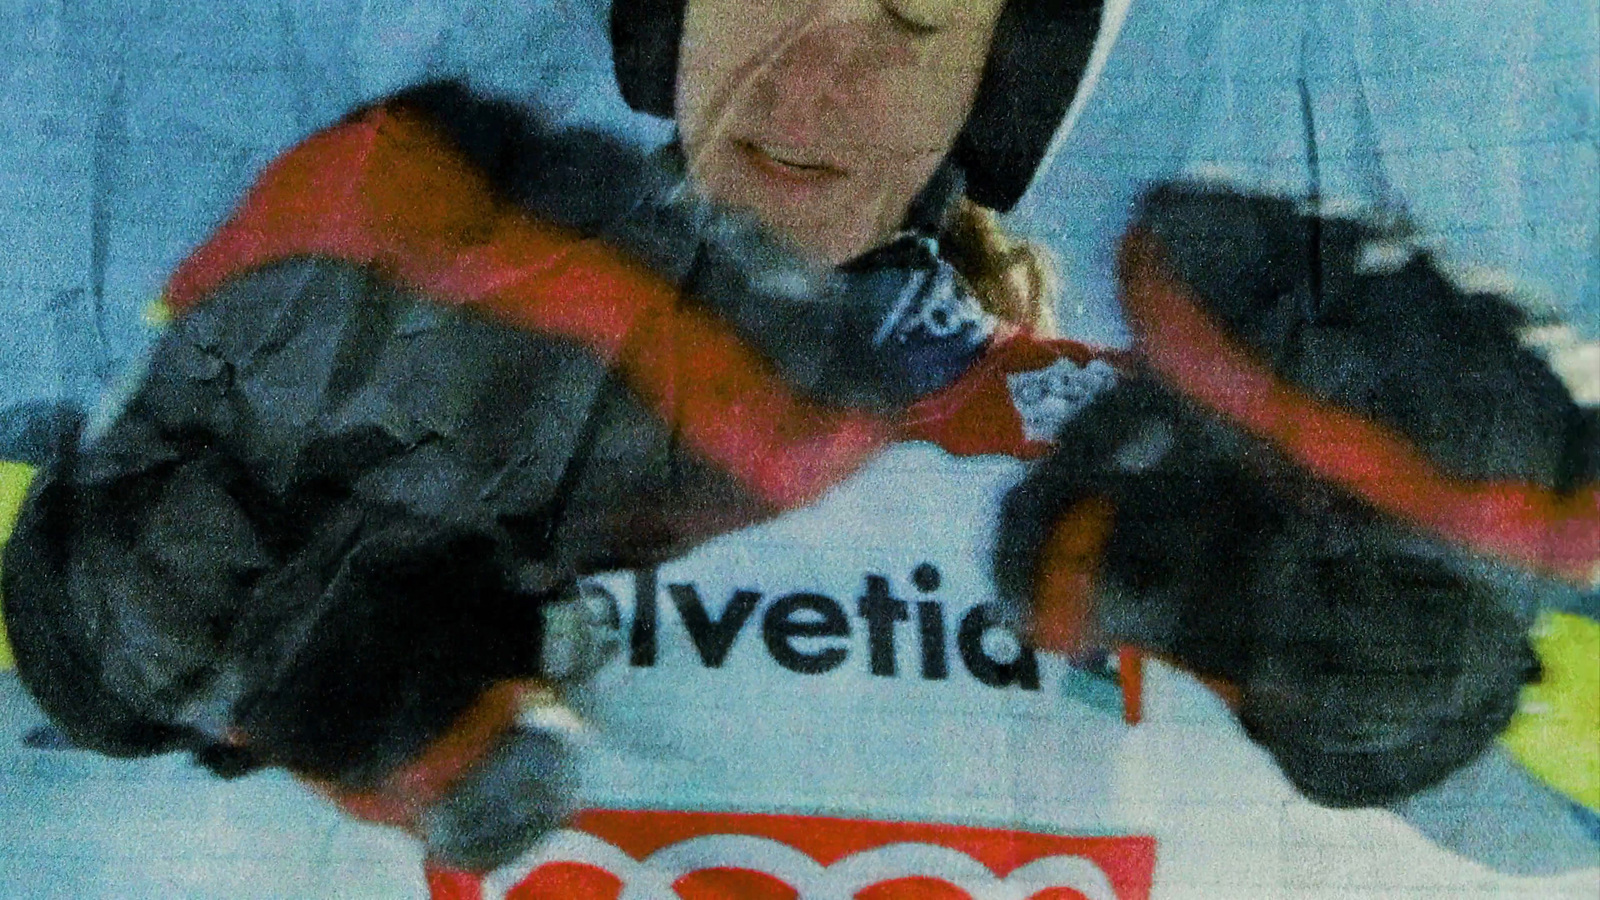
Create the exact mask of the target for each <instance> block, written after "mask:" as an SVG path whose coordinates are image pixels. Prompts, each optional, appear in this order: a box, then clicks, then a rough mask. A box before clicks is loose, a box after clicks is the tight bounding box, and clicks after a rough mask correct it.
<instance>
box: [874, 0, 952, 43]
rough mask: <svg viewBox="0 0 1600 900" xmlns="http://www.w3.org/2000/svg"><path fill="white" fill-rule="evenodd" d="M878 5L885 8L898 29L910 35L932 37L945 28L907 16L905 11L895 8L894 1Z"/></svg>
mask: <svg viewBox="0 0 1600 900" xmlns="http://www.w3.org/2000/svg"><path fill="white" fill-rule="evenodd" d="M878 7H879V8H880V9H882V10H883V12H884V15H886V16H888V17H889V21H890V22H891V23H892V24H893V25H894V27H895V29H896V30H897V31H899V32H901V33H902V34H905V35H908V36H910V37H915V38H926V37H932V36H933V35H936V34H938V33H939V32H941V31H943V30H944V29H943V28H942V27H940V26H938V25H929V24H928V23H926V22H918V21H917V20H916V19H911V18H907V17H906V15H905V14H904V13H902V12H900V10H899V9H897V8H895V4H894V3H892V2H888V0H883V2H880V3H879V4H878Z"/></svg>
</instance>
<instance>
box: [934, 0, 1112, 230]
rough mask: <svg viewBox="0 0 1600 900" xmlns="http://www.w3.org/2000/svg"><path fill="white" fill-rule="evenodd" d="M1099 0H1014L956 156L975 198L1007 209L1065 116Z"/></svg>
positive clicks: (1000, 24)
mask: <svg viewBox="0 0 1600 900" xmlns="http://www.w3.org/2000/svg"><path fill="white" fill-rule="evenodd" d="M1101 5H1102V4H1101V2H1100V0H1074V2H1067V3H1062V2H1061V0H1009V2H1007V3H1006V6H1005V9H1004V10H1003V11H1001V13H1000V19H999V21H997V22H996V23H995V30H994V39H993V41H992V43H991V50H990V52H989V59H988V62H987V64H986V65H985V67H984V72H983V79H982V80H981V81H980V82H979V83H978V92H977V95H976V96H975V98H974V99H973V102H972V113H971V115H969V116H968V118H967V122H966V125H964V126H963V127H962V129H961V133H960V135H958V136H957V138H956V144H955V147H954V149H953V150H952V154H951V155H952V156H953V157H954V158H955V161H956V163H957V164H958V165H959V166H960V167H961V169H962V171H963V172H965V173H966V176H967V196H968V197H970V198H971V199H972V201H973V202H974V203H977V204H979V205H981V206H987V207H989V208H990V209H993V210H995V211H997V212H1007V211H1009V210H1010V209H1011V208H1012V207H1013V206H1016V205H1017V201H1018V200H1020V199H1021V198H1022V194H1023V192H1024V191H1026V190H1027V189H1028V185H1029V183H1031V182H1032V181H1033V176H1034V172H1035V171H1036V170H1037V169H1038V168H1039V166H1040V164H1041V163H1042V162H1043V161H1044V157H1045V154H1046V153H1047V152H1049V149H1050V143H1051V141H1052V140H1054V138H1055V134H1056V129H1057V128H1059V127H1060V125H1061V122H1062V120H1063V119H1065V118H1066V115H1067V110H1068V109H1069V108H1070V107H1071V106H1072V100H1073V98H1074V97H1076V96H1077V93H1078V83H1079V81H1080V80H1081V79H1082V77H1083V74H1084V72H1085V71H1086V70H1087V69H1088V66H1089V57H1090V55H1091V54H1092V53H1093V51H1094V44H1095V36H1096V35H1097V34H1098V33H1099V31H1100V12H1101Z"/></svg>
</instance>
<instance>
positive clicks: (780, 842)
mask: <svg viewBox="0 0 1600 900" xmlns="http://www.w3.org/2000/svg"><path fill="white" fill-rule="evenodd" d="M1154 869H1155V839H1154V838H1152V837H1134V836H1124V837H1062V836H1058V835H1045V834H1032V833H1028V832H1021V831H1008V830H1003V829H993V828H967V827H961V826H956V825H930V824H921V823H908V822H864V821H857V820H852V819H831V818H822V817H818V816H768V815H748V814H728V813H685V812H639V811H615V810H591V811H588V812H585V813H583V814H581V815H580V816H578V818H577V819H576V820H575V821H574V822H573V823H572V825H571V827H569V828H568V829H566V830H563V831H561V832H558V833H557V834H555V835H553V836H552V837H551V838H550V839H549V840H548V841H546V842H545V843H543V844H541V845H540V846H539V847H538V848H537V849H535V850H534V851H533V852H532V853H531V854H530V855H529V856H528V857H526V858H524V859H523V860H521V861H520V862H518V863H517V864H515V865H512V866H509V867H507V868H505V869H503V870H501V871H499V872H496V873H494V874H493V875H492V876H489V877H487V878H485V879H484V881H483V884H482V893H481V897H482V898H483V900H558V898H559V900H673V898H678V900H1148V898H1149V896H1150V884H1151V880H1152V877H1153V874H1154ZM451 880H452V879H449V878H448V877H447V876H442V875H440V876H439V877H436V878H435V879H434V887H435V893H434V896H435V900H467V898H472V897H473V896H474V895H475V894H477V891H476V890H472V891H470V892H467V891H463V890H461V888H462V887H465V885H464V884H462V883H461V882H455V886H454V887H453V888H452V887H451V886H449V885H447V883H446V882H448V881H451Z"/></svg>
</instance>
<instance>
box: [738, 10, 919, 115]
mask: <svg viewBox="0 0 1600 900" xmlns="http://www.w3.org/2000/svg"><path fill="white" fill-rule="evenodd" d="M780 47H781V49H780V50H779V51H778V53H777V54H776V56H775V57H774V59H773V60H772V63H771V65H770V67H769V69H768V71H767V77H766V78H765V79H763V82H764V85H763V87H764V88H765V93H766V94H767V98H766V99H767V105H768V125H769V127H770V128H771V129H772V130H773V132H774V134H773V135H772V136H773V137H775V138H778V139H780V140H783V141H786V142H791V143H794V144H797V145H800V146H809V145H812V144H814V143H816V142H817V141H818V140H819V139H821V138H825V137H826V136H827V128H828V123H829V121H830V120H834V119H838V118H840V117H841V116H844V117H849V116H851V115H857V114H862V113H866V112H867V111H868V110H870V109H872V108H874V107H875V106H876V105H878V104H877V103H876V102H875V101H877V100H880V99H882V98H881V97H879V96H878V95H880V94H882V93H883V90H882V87H883V76H884V74H885V73H887V72H888V71H890V70H892V69H893V68H896V67H903V66H906V65H908V64H909V63H910V62H911V48H910V47H909V45H908V44H907V42H906V41H905V40H903V39H902V38H900V37H899V36H897V35H894V34H891V33H889V32H888V31H886V30H885V29H884V28H883V27H882V26H881V25H880V24H878V23H875V22H872V21H869V20H866V19H863V18H860V17H851V18H839V17H837V16H834V17H829V16H827V15H826V14H823V15H819V16H809V17H807V18H806V19H804V20H802V21H800V22H798V23H796V25H795V28H794V31H793V32H791V33H790V34H789V35H785V40H783V41H781V42H780ZM834 127H835V128H836V129H837V128H838V127H839V126H837V125H836V126H834Z"/></svg>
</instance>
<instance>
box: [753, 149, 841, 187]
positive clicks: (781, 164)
mask: <svg viewBox="0 0 1600 900" xmlns="http://www.w3.org/2000/svg"><path fill="white" fill-rule="evenodd" d="M735 146H736V147H737V148H738V150H739V153H740V155H741V156H743V157H744V158H745V160H746V161H747V162H749V163H750V164H751V165H752V166H754V167H755V168H756V169H758V170H760V171H762V172H764V173H766V174H768V175H771V176H773V177H776V178H779V179H783V180H786V181H790V182H794V183H804V184H817V183H822V182H828V181H836V180H838V179H841V178H844V177H845V175H847V174H848V173H847V172H846V171H845V170H844V169H842V168H840V167H839V166H836V165H833V164H832V163H830V162H828V161H827V160H825V159H823V158H821V157H820V156H819V155H818V154H816V153H815V152H812V151H808V150H806V149H804V148H797V147H786V146H783V145H781V144H768V143H764V142H758V141H736V142H735Z"/></svg>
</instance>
